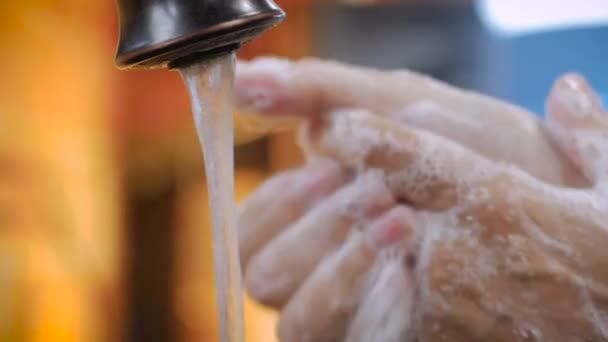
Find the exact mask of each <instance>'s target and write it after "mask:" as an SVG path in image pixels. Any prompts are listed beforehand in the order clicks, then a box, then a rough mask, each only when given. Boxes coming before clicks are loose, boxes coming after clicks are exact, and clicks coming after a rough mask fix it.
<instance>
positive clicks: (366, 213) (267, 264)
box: [245, 174, 394, 307]
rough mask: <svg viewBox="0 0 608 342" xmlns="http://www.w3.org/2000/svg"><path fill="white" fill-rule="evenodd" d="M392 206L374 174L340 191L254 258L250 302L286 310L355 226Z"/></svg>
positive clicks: (249, 271) (250, 271)
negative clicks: (288, 303)
mask: <svg viewBox="0 0 608 342" xmlns="http://www.w3.org/2000/svg"><path fill="white" fill-rule="evenodd" d="M393 204H394V201H393V198H392V197H391V195H390V192H389V191H388V189H386V187H385V186H384V184H383V183H382V181H381V180H380V179H378V178H377V177H375V176H373V175H371V174H368V175H363V176H361V177H359V178H358V179H357V180H356V181H355V182H353V183H351V184H349V185H348V186H346V187H344V188H342V189H340V190H339V191H337V192H336V193H334V194H333V195H332V196H331V197H329V198H328V199H327V200H325V201H324V202H323V203H320V204H319V205H318V206H317V207H316V208H314V209H313V210H312V211H311V212H309V213H308V214H306V215H305V216H303V217H302V218H301V219H300V220H298V221H297V222H295V223H294V224H293V225H292V226H290V227H289V228H287V230H285V231H284V232H283V233H282V234H280V235H279V236H277V237H276V238H275V239H274V240H272V241H271V242H270V243H269V244H268V245H267V246H266V247H265V248H264V249H263V250H261V251H260V252H259V253H258V254H256V255H255V256H254V257H253V259H252V260H251V263H250V265H249V267H248V269H247V271H246V274H245V283H246V285H247V289H248V291H249V294H250V296H251V297H253V298H254V299H256V300H258V301H259V302H261V303H263V304H265V305H268V306H273V307H282V306H283V305H284V303H286V301H287V299H288V298H289V297H290V296H291V295H292V294H293V293H294V292H295V291H296V289H297V288H298V287H299V286H300V284H301V283H302V282H303V281H304V280H305V279H306V277H307V276H308V275H309V274H310V273H312V271H313V270H314V269H315V268H316V267H317V265H318V263H319V262H320V261H321V259H323V257H324V256H325V255H327V253H329V252H331V251H333V250H335V249H336V248H338V247H339V246H340V245H341V244H342V243H343V242H344V240H345V239H346V237H347V235H348V233H349V232H350V231H351V229H352V227H353V225H354V224H355V223H363V222H365V221H366V220H371V219H373V218H375V217H377V216H379V215H380V214H382V213H383V212H384V211H385V210H387V209H388V208H390V207H391V206H392V205H393Z"/></svg>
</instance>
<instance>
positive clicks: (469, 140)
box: [388, 100, 587, 187]
mask: <svg viewBox="0 0 608 342" xmlns="http://www.w3.org/2000/svg"><path fill="white" fill-rule="evenodd" d="M388 117H389V118H391V119H394V120H395V121H396V122H400V123H404V124H406V125H408V126H410V127H414V128H417V129H422V130H426V131H429V132H432V133H433V134H436V135H439V136H442V137H444V138H447V139H449V140H453V141H455V142H458V143H459V144H461V145H463V146H465V147H467V148H469V149H471V150H472V151H474V152H476V153H479V154H480V155H482V156H484V157H486V158H488V159H491V160H495V161H504V162H508V163H512V164H514V165H517V166H519V167H520V168H522V169H523V170H525V171H526V172H528V173H529V174H530V175H532V176H534V177H536V178H538V179H541V180H544V181H546V182H549V183H552V184H558V185H568V186H573V187H580V186H581V185H583V184H585V185H586V183H587V182H586V181H584V180H583V177H582V176H581V175H580V172H579V171H578V170H576V169H575V168H574V167H573V166H572V164H571V163H568V162H564V161H563V157H562V156H561V155H560V154H559V152H558V151H557V150H556V149H555V148H554V147H553V146H552V145H551V143H550V141H549V140H548V139H547V138H546V136H545V134H544V132H543V131H542V130H541V129H540V126H539V125H536V124H534V125H529V124H528V123H527V122H526V121H527V120H524V121H521V120H519V119H518V117H517V116H508V115H504V116H501V117H493V116H491V115H490V116H488V115H475V116H473V115H471V114H470V113H468V112H466V113H455V112H454V111H453V110H451V109H450V108H446V107H444V106H441V105H439V104H438V103H436V102H432V101H428V100H421V101H417V102H414V103H412V104H410V105H409V106H407V107H406V108H404V109H403V110H401V111H399V112H396V113H392V114H389V115H388ZM513 142H517V144H514V143H513ZM521 146H533V147H534V148H524V149H522V148H521Z"/></svg>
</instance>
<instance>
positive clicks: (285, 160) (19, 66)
mask: <svg viewBox="0 0 608 342" xmlns="http://www.w3.org/2000/svg"><path fill="white" fill-rule="evenodd" d="M277 3H278V4H279V5H281V6H282V7H283V8H284V9H285V10H286V12H287V14H288V19H287V20H286V21H285V23H284V24H282V25H281V26H279V27H277V28H275V29H273V30H271V31H269V32H267V33H266V34H265V35H264V36H263V37H262V38H261V39H259V40H257V41H255V42H253V43H251V44H249V45H247V46H246V47H245V48H244V49H243V50H242V51H241V52H240V57H241V58H243V59H249V58H253V57H255V56H258V55H278V56H283V57H288V58H300V57H304V56H309V55H313V56H319V57H324V58H331V59H337V60H341V61H345V62H350V63H356V64H362V65H369V66H374V67H378V68H411V69H415V70H419V71H423V72H425V73H429V74H431V75H433V76H435V77H437V78H440V79H443V80H446V81H448V82H450V83H453V84H456V85H459V86H462V87H466V88H471V89H475V90H479V91H482V92H484V93H488V94H491V95H495V96H499V97H501V98H504V99H507V100H510V101H513V102H516V103H518V104H520V105H522V106H525V107H527V108H529V109H530V110H532V111H534V112H536V113H538V114H539V115H542V111H543V101H544V96H545V94H546V92H547V91H548V89H549V87H550V85H551V83H552V82H553V80H554V79H555V78H556V77H557V76H558V75H559V74H561V73H563V72H566V71H572V70H574V71H579V72H581V73H583V74H584V75H585V76H587V77H589V78H590V80H591V82H592V84H593V85H594V86H596V87H597V88H598V89H599V90H600V91H601V92H602V93H603V95H606V91H607V90H608V62H607V61H608V31H607V28H606V27H607V26H606V24H607V22H608V3H607V2H606V1H605V0H578V1H561V2H560V1H555V0H552V1H546V0H543V1H541V0H538V1H535V2H531V1H523V0H520V1H515V0H512V1H511V0H510V1H506V0H504V1H501V0H496V1H480V2H475V1H466V0H452V1H448V0H446V1H439V0H437V1H430V0H419V1H416V0H408V1H404V0H402V1H386V0H385V1H380V0H378V1H373V0H366V1H364V0H360V1H354V0H351V1H332V2H329V1H323V2H321V1H317V2H314V1H309V0H277ZM117 30H118V25H117V18H116V9H115V3H114V1H112V0H103V1H90V0H26V1H2V2H0V51H1V52H2V53H0V71H1V73H0V80H1V82H0V341H1V342H4V341H7V342H11V341H28V342H29V341H45V342H46V341H58V342H63V341H215V340H216V339H217V338H216V333H217V331H216V312H215V297H214V296H215V292H214V285H213V284H214V282H213V269H212V267H213V263H212V260H211V258H212V254H211V235H210V234H211V233H210V232H211V230H210V227H209V212H208V209H207V199H206V188H205V178H204V177H205V176H204V171H203V163H202V156H201V152H200V147H199V146H198V140H197V138H196V133H195V130H194V126H193V123H192V121H191V117H190V109H189V106H188V99H187V97H186V92H185V90H184V87H183V85H182V83H181V80H180V78H179V76H178V74H177V73H175V72H168V71H162V70H161V71H153V72H152V71H130V72H119V71H117V70H116V69H115V67H114V64H113V59H114V51H115V44H116V38H117V34H118V32H117ZM237 126H238V127H237V132H236V135H237V140H238V143H239V145H238V146H237V150H236V166H237V170H236V196H237V200H240V199H242V198H244V197H245V196H246V195H247V194H248V193H249V192H250V191H252V190H253V189H254V188H255V187H256V186H257V185H258V184H259V183H260V182H261V181H263V180H264V179H265V178H266V177H268V176H269V175H271V174H273V173H275V172H277V171H280V170H283V169H285V168H289V167H292V166H295V165H298V164H299V163H301V161H302V158H301V155H300V153H299V151H298V149H297V147H296V145H295V143H294V134H293V132H283V133H280V134H273V135H266V136H263V137H262V136H258V134H252V133H251V132H249V131H247V130H245V129H244V127H243V125H237ZM246 316H247V317H246V320H247V337H248V341H253V342H256V341H264V342H266V341H274V340H275V338H274V324H275V319H276V317H275V315H274V314H273V313H272V312H270V311H268V310H266V309H264V308H262V307H259V306H256V305H254V304H253V303H251V302H250V301H247V303H246Z"/></svg>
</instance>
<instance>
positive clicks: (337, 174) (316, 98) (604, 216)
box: [237, 62, 608, 341]
mask: <svg viewBox="0 0 608 342" xmlns="http://www.w3.org/2000/svg"><path fill="white" fill-rule="evenodd" d="M314 63H319V62H313V64H314ZM321 64H323V63H321ZM323 65H324V66H325V67H328V68H329V70H332V68H334V69H335V70H341V72H343V75H341V76H342V77H340V79H341V80H342V81H344V82H345V83H343V85H348V86H345V87H344V88H343V92H338V90H335V91H334V95H333V97H332V95H330V93H331V89H333V88H331V87H329V88H323V86H322V84H323V83H322V82H321V81H319V80H317V81H318V82H319V83H317V84H316V85H313V86H310V88H309V92H308V93H307V92H302V93H298V92H293V93H290V92H283V93H282V95H278V96H277V95H268V93H267V94H264V95H260V94H261V93H263V92H261V93H257V94H255V96H254V98H257V99H258V100H257V101H258V103H261V104H262V105H263V106H262V107H266V108H267V109H269V110H271V111H273V112H275V113H281V112H285V110H283V109H287V108H296V112H297V113H298V114H301V115H304V116H307V117H308V118H309V119H310V125H309V129H308V131H307V132H306V133H307V135H306V138H305V139H304V140H305V142H306V143H307V144H308V148H309V149H310V151H311V152H314V154H315V155H326V156H330V157H332V158H334V159H336V160H338V161H339V163H335V162H331V161H327V160H316V161H314V162H312V163H311V165H310V166H308V167H305V168H303V169H300V170H295V171H290V172H288V173H285V174H282V175H279V176H277V177H275V178H274V179H271V180H270V181H269V182H267V183H266V184H265V185H264V186H262V187H261V188H260V189H259V190H258V191H256V193H254V195H253V196H252V197H251V198H250V199H249V200H248V201H247V202H246V203H245V204H244V205H243V206H242V207H241V209H240V215H239V220H238V225H239V229H240V231H241V251H242V262H243V266H244V267H245V270H246V274H247V275H246V278H247V285H248V288H249V291H250V294H251V295H252V296H253V297H254V298H256V299H258V300H260V301H261V302H263V303H265V304H267V305H271V306H274V307H276V308H279V309H281V310H282V313H281V321H280V325H279V335H280V337H281V339H282V340H284V341H333V340H341V339H346V340H348V341H402V340H404V339H405V340H409V339H414V338H418V339H419V340H446V341H472V340H473V341H474V340H479V341H485V340H494V339H496V340H507V341H510V340H527V339H529V340H540V339H544V340H551V341H560V340H569V339H572V338H574V339H577V340H600V339H603V338H604V339H605V338H606V333H607V332H606V329H607V326H606V324H608V323H607V322H606V317H605V313H606V310H607V309H608V294H607V293H608V292H607V290H606V288H607V285H606V284H608V274H606V270H605V269H607V268H606V267H605V264H606V262H605V260H608V251H606V252H605V251H602V247H603V246H602V245H603V244H606V243H608V233H607V232H608V227H606V223H607V222H608V212H607V211H608V208H607V202H608V201H607V200H606V193H605V191H606V190H602V189H605V188H603V187H605V185H602V184H604V183H602V182H603V181H604V180H606V179H607V178H608V176H607V172H608V170H607V169H608V166H606V162H605V160H606V159H605V158H606V156H605V155H604V156H602V152H603V151H605V150H606V148H605V146H607V144H608V138H607V137H606V134H607V132H608V122H607V118H606V115H605V113H603V112H602V111H601V110H600V109H599V105H598V103H597V99H596V98H595V97H594V95H592V94H591V93H590V91H589V89H588V88H586V85H585V83H584V82H583V81H582V80H580V79H578V78H577V77H576V76H570V77H566V78H564V79H563V80H561V81H560V82H559V83H558V84H557V85H556V88H555V89H554V91H553V92H552V94H551V97H550V99H549V109H550V117H549V122H548V126H549V128H550V131H551V133H552V135H553V136H554V137H555V139H556V141H557V142H558V144H559V145H560V146H561V147H562V149H563V150H564V151H565V152H566V154H567V155H568V157H569V159H571V160H572V161H573V162H574V163H575V165H576V166H577V167H578V168H579V170H580V171H581V172H583V173H584V174H585V175H586V176H587V177H588V179H589V181H592V182H594V184H598V185H597V187H595V188H594V189H593V190H583V189H573V188H569V187H565V186H560V184H561V185H564V184H566V185H572V184H582V182H581V178H580V176H577V173H576V172H575V171H572V169H571V168H570V167H569V164H568V163H566V162H564V161H562V160H561V159H560V158H559V155H558V154H557V153H556V152H555V151H553V150H552V148H551V145H550V144H548V143H547V141H546V140H544V139H545V138H544V135H542V134H541V133H540V132H539V131H540V130H539V129H538V125H537V123H535V122H534V121H533V120H532V119H531V118H529V117H527V113H525V112H523V111H522V110H520V109H517V108H515V107H512V106H508V105H504V104H501V103H500V102H497V101H494V100H490V99H487V98H484V97H479V96H476V95H473V94H469V93H464V92H461V91H458V90H455V89H452V88H448V87H447V86H444V85H441V84H438V83H436V82H434V81H431V80H428V79H426V80H425V79H423V78H419V76H416V75H410V74H408V75H409V76H408V77H410V78H405V79H402V82H403V83H401V86H402V89H403V88H405V89H406V90H404V91H405V92H406V95H404V96H402V98H400V99H399V101H398V100H396V99H394V100H393V103H397V102H399V103H401V105H400V104H395V105H394V106H393V107H391V106H388V105H386V103H387V102H390V101H389V99H388V98H385V99H384V100H382V99H380V98H377V99H374V96H381V95H382V93H380V92H378V93H374V92H373V91H372V90H373V89H372V88H373V87H372V86H368V87H369V88H370V89H368V90H369V92H367V95H366V97H364V96H347V95H344V94H352V93H353V92H355V91H356V90H357V89H358V88H357V84H356V82H354V81H355V80H354V79H353V78H351V79H350V82H349V81H346V80H347V79H348V77H347V76H348V75H349V73H352V75H355V74H359V76H360V77H361V78H360V79H359V83H360V84H359V87H364V84H366V83H365V82H362V81H363V80H367V81H368V82H369V83H370V84H372V83H373V82H371V81H373V80H374V77H386V78H391V77H397V78H399V77H403V75H396V76H390V75H389V74H378V73H375V72H372V71H366V70H354V69H348V68H344V67H341V66H337V65H331V64H327V65H325V64H323ZM288 67H289V68H293V65H289V66H288ZM264 68H266V66H265V67H264ZM266 69H268V70H272V67H268V68H266ZM268 70H266V71H265V74H264V72H261V71H260V74H259V75H261V74H264V75H265V76H264V77H266V78H265V80H268V79H270V80H272V76H269V75H271V74H272V71H268ZM326 71H327V70H326ZM366 73H369V74H368V76H367V78H366V77H364V74H366ZM324 74H325V75H328V74H331V73H330V72H329V71H327V72H325V73H324ZM245 75H247V73H245ZM255 75H256V74H255V72H253V71H250V74H249V75H248V77H249V78H248V79H247V77H246V78H245V80H247V82H249V83H247V82H244V83H245V84H248V85H247V87H249V88H250V89H254V88H255V87H254V86H253V85H254V84H255V81H252V80H255V77H256V76H255ZM352 75H351V76H352ZM334 76H335V74H334ZM239 77H240V75H239ZM353 77H354V76H353ZM412 77H413V79H412ZM297 78H298V76H295V77H294V76H291V78H290V79H289V80H288V81H285V80H282V81H281V82H283V83H281V84H279V86H278V87H277V88H276V89H279V90H281V89H282V90H284V89H290V87H289V84H290V82H292V83H297V82H295V81H294V80H296V79H297ZM300 78H302V77H301V76H300ZM331 79H333V80H335V79H336V78H331ZM408 80H409V81H412V82H413V83H412V84H411V85H410V87H414V84H419V83H420V81H425V82H429V84H432V86H428V89H427V90H429V91H428V93H424V92H421V91H420V89H418V88H417V89H418V91H419V94H420V98H417V99H416V98H410V99H409V100H407V99H406V98H407V97H408V96H410V94H409V93H407V89H408V88H407V85H408V82H407V81H408ZM285 82H287V83H285ZM395 82H396V81H395ZM237 84H238V83H237ZM270 84H272V82H270ZM277 84H278V83H277ZM286 84H287V85H286ZM377 84H378V85H379V84H383V83H377ZM427 85H428V84H427ZM349 86H350V87H351V88H353V89H352V90H349ZM393 86H397V83H394V84H393ZM420 88H424V86H420ZM292 89H298V88H292ZM300 89H301V88H300ZM304 89H305V88H304ZM314 89H316V90H314ZM370 93H371V94H370ZM298 94H304V95H298ZM311 94H315V95H311ZM361 95H364V94H361ZM273 96H276V97H274V99H272V98H273ZM307 96H308V97H307ZM241 97H242V99H245V100H247V96H243V94H241ZM269 99H270V100H269ZM340 99H347V100H348V101H347V102H340V101H339V100H340ZM446 99H448V100H446ZM260 101H261V102H260ZM345 101H346V100H345ZM349 101H350V102H349ZM400 101H401V102H400ZM408 101H409V102H408ZM420 101H423V102H420ZM467 101H468V103H470V105H471V107H470V111H467V109H466V103H467ZM244 102H247V101H244ZM416 102H418V103H426V104H425V105H424V106H422V107H426V108H427V109H428V108H433V110H432V111H426V112H424V113H425V115H424V116H420V115H413V116H412V115H411V114H406V115H404V114H403V113H411V111H408V110H407V109H406V110H393V109H394V108H397V107H403V106H402V104H404V103H405V108H407V107H409V105H408V104H407V103H416ZM251 103H255V101H254V102H251ZM288 103H291V105H288ZM314 103H323V105H318V106H317V105H314ZM429 103H434V104H433V105H429ZM437 103H439V105H438V104H437ZM298 104H299V105H298ZM282 106H284V107H282ZM459 106H460V107H459ZM484 106H485V107H484ZM349 107H351V108H352V107H359V108H366V109H368V111H335V110H336V109H339V108H349ZM482 107H483V108H485V110H484V111H482V112H479V110H480V109H479V108H482ZM282 108H283V109H282ZM328 112H332V113H331V114H324V113H328ZM370 112H374V113H377V114H376V115H372V114H369V113H370ZM470 112H473V113H477V114H474V115H472V114H465V113H470ZM395 113H396V114H395ZM418 113H420V112H418ZM481 113H486V114H484V115H483V116H481ZM475 115H477V116H479V117H485V118H486V119H480V120H481V121H482V122H484V124H483V125H489V126H488V127H482V128H485V129H492V128H493V127H495V126H494V125H495V124H496V123H497V122H501V123H503V126H502V127H500V128H501V130H496V131H494V132H485V134H482V133H483V131H482V130H478V131H475V130H474V129H472V128H471V130H470V131H469V132H477V134H476V135H475V139H469V138H468V137H466V136H463V135H458V134H459V133H458V131H459V130H461V129H464V128H465V127H470V126H468V125H465V124H463V121H465V122H466V121H467V120H464V119H471V118H474V117H475ZM602 115H604V116H602ZM428 116H430V117H431V118H433V117H435V118H442V120H443V119H445V120H446V126H443V125H440V124H441V121H440V120H439V119H426V118H427V117H428ZM404 117H405V118H406V119H405V122H406V123H409V124H410V126H409V127H408V126H405V125H400V124H397V122H401V123H402V122H404V119H403V118H404ZM412 117H413V118H417V119H416V120H413V121H414V125H413V126H415V127H417V128H411V127H412V126H411V124H412V122H408V119H409V120H410V121H412V120H411V118H412ZM395 118H396V119H395ZM509 118H510V119H509ZM459 119H463V120H459ZM433 120H436V121H433ZM484 120H488V121H484ZM473 121H474V120H473ZM421 122H422V124H420V123H421ZM469 122H470V121H469ZM430 123H433V124H430ZM446 127H447V128H446ZM421 129H425V130H426V131H423V130H421ZM451 129H454V130H453V131H452V130H451ZM503 130H504V131H503ZM513 130H515V131H517V130H519V133H518V132H514V131H513ZM428 131H431V132H434V133H435V134H432V133H429V132H428ZM440 135H442V136H443V138H442V137H440ZM505 135H506V136H509V135H518V138H519V139H518V140H511V141H510V145H511V146H510V145H509V144H506V143H502V144H501V143H496V141H500V140H501V139H502V138H504V136H505ZM446 138H450V139H452V140H454V141H457V142H459V143H460V145H459V144H456V143H454V142H452V141H450V140H448V139H446ZM602 139H603V140H602ZM480 141H481V142H482V143H481V144H480V143H479V142H480ZM522 141H525V142H523V143H522V144H523V146H522V145H518V143H520V142H522ZM516 142H517V143H516ZM526 143H529V144H530V145H526ZM602 146H603V150H602ZM490 147H491V148H490ZM522 147H525V150H526V151H525V152H523V151H522V150H523V148H522ZM530 151H532V152H530ZM539 151H540V152H543V153H545V154H540V153H539ZM535 153H538V154H536V156H535ZM546 153H549V154H548V155H549V156H553V157H555V158H553V157H549V158H546V157H547V154H546ZM534 157H536V158H537V161H538V162H539V163H541V164H542V163H551V162H554V164H552V166H553V169H551V168H548V167H547V166H546V165H540V164H535V163H534ZM602 157H603V158H604V159H602ZM500 160H502V161H503V162H497V161H500ZM602 160H604V161H602ZM504 161H507V162H509V163H505V162H504ZM513 165H519V166H520V167H521V169H518V168H515V167H514V166H513ZM556 169H557V170H559V172H555V170H556ZM522 170H525V171H527V173H525V172H524V171H522ZM532 176H535V177H532ZM550 183H553V185H552V184H550ZM602 191H604V192H602ZM406 205H408V206H413V207H415V208H416V211H413V210H411V209H409V208H408V207H407V206H406ZM408 338H409V339H408Z"/></svg>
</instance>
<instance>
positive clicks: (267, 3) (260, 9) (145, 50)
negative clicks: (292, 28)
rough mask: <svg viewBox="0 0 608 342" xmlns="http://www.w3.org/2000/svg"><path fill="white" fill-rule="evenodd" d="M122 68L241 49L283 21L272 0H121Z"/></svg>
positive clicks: (168, 64)
mask: <svg viewBox="0 0 608 342" xmlns="http://www.w3.org/2000/svg"><path fill="white" fill-rule="evenodd" d="M118 8H119V15H120V39H119V43H118V49H117V53H116V64H117V66H118V67H119V68H120V69H132V68H146V69H151V68H179V67H183V66H187V65H189V64H193V63H197V62H201V61H204V60H208V59H212V58H214V57H218V56H220V55H223V54H226V53H230V52H233V51H236V50H238V49H239V48H240V47H241V45H242V44H243V43H245V42H247V41H249V40H252V39H253V38H255V37H257V36H258V35H260V34H261V33H262V32H264V31H265V30H266V29H268V28H270V27H272V26H274V25H276V24H278V23H279V22H281V21H282V20H283V19H284V17H285V13H284V12H283V11H282V10H281V9H280V8H279V7H278V6H277V5H276V4H275V3H274V2H273V1H272V0H118Z"/></svg>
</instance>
